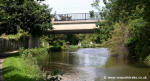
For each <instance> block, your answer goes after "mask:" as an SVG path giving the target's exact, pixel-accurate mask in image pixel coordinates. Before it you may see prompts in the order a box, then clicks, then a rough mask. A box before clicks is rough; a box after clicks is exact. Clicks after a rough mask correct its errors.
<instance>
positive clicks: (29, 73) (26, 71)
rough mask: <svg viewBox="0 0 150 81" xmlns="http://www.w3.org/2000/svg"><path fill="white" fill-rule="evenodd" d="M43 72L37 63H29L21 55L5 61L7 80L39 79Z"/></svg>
mask: <svg viewBox="0 0 150 81" xmlns="http://www.w3.org/2000/svg"><path fill="white" fill-rule="evenodd" d="M41 75H42V72H41V71H40V69H39V68H38V66H37V65H29V64H28V63H27V62H25V61H24V60H23V59H22V58H20V57H9V58H6V59H5V61H4V62H3V79H4V80H5V81H38V79H40V78H42V76H41Z"/></svg>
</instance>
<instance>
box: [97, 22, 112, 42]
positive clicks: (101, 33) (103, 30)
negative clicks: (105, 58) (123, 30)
mask: <svg viewBox="0 0 150 81" xmlns="http://www.w3.org/2000/svg"><path fill="white" fill-rule="evenodd" d="M96 26H97V27H98V29H96V33H97V34H98V35H97V42H98V43H101V42H102V41H107V40H108V39H109V38H111V31H112V30H113V29H114V28H113V26H112V25H110V24H109V23H108V22H107V21H99V22H97V23H96Z"/></svg>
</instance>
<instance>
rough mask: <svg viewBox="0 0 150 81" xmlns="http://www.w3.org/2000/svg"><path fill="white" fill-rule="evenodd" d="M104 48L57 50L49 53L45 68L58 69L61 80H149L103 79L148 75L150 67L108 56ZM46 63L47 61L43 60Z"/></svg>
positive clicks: (49, 69)
mask: <svg viewBox="0 0 150 81" xmlns="http://www.w3.org/2000/svg"><path fill="white" fill-rule="evenodd" d="M109 55H110V54H109V51H108V49H106V48H84V49H78V50H77V51H74V52H57V53H51V54H50V55H49V60H46V61H49V64H48V66H46V67H45V69H46V70H48V71H52V70H60V71H63V72H64V73H65V74H64V75H63V81H150V80H149V79H147V80H116V79H115V80H109V79H107V80H104V76H114V77H115V76H122V77H124V76H147V77H148V76H149V75H150V69H149V68H145V67H137V66H134V64H131V63H129V62H128V61H127V60H125V59H118V58H117V57H111V56H109ZM45 63H47V62H45ZM148 78H149V77H148Z"/></svg>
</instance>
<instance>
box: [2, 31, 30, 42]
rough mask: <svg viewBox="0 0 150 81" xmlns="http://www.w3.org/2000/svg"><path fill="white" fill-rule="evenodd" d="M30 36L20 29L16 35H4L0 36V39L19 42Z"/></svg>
mask: <svg viewBox="0 0 150 81" xmlns="http://www.w3.org/2000/svg"><path fill="white" fill-rule="evenodd" d="M29 36H30V35H29V33H28V32H24V31H23V30H22V29H19V30H18V33H17V34H15V35H13V34H10V35H6V34H2V35H1V36H0V38H3V39H7V40H8V39H14V40H21V39H26V38H28V37H29Z"/></svg>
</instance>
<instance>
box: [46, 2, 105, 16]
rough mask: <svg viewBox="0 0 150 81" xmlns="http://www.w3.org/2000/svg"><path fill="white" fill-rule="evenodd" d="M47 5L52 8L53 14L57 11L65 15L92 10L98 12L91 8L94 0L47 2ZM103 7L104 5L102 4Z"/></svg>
mask: <svg viewBox="0 0 150 81" xmlns="http://www.w3.org/2000/svg"><path fill="white" fill-rule="evenodd" d="M44 3H45V4H47V5H49V8H52V13H54V12H55V11H56V13H57V14H65V13H88V12H89V11H91V10H94V11H95V12H96V11H97V10H96V9H95V8H93V7H92V6H91V3H93V0H46V1H44ZM100 5H101V6H104V4H103V3H102V0H101V3H100Z"/></svg>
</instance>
